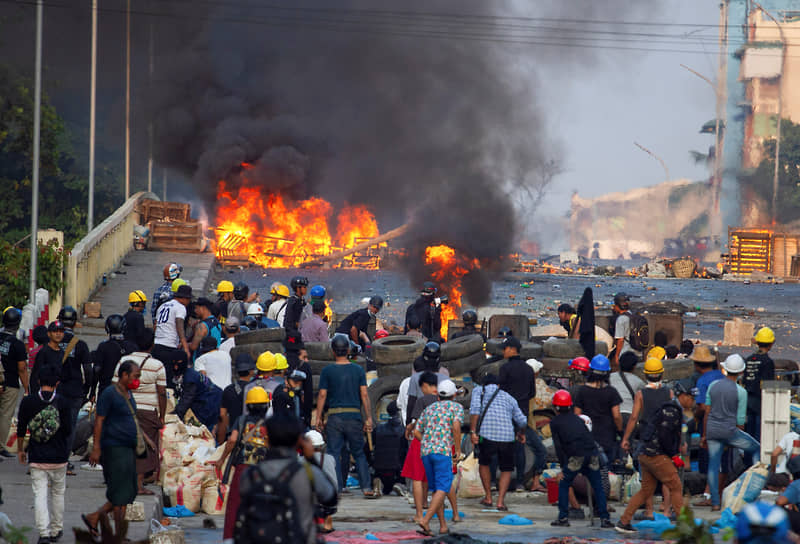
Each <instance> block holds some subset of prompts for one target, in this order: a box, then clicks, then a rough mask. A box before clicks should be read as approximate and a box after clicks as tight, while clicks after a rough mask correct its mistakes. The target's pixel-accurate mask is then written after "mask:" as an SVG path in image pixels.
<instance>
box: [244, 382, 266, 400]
mask: <svg viewBox="0 0 800 544" xmlns="http://www.w3.org/2000/svg"><path fill="white" fill-rule="evenodd" d="M244 403H245V404H268V403H269V393H267V391H266V390H265V389H264V388H263V387H258V386H256V387H253V388H251V389H250V391H248V392H247V397H246V398H245V399H244Z"/></svg>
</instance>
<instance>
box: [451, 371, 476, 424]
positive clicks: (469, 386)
mask: <svg viewBox="0 0 800 544" xmlns="http://www.w3.org/2000/svg"><path fill="white" fill-rule="evenodd" d="M455 383H456V387H463V388H464V389H466V390H467V392H466V394H465V395H461V396H460V397H456V398H455V399H454V400H455V401H456V402H457V403H459V404H460V405H461V406H463V407H464V410H465V411H466V412H467V423H469V405H470V403H471V402H472V390H473V389H475V384H474V383H472V382H464V381H460V380H457V381H456V382H455Z"/></svg>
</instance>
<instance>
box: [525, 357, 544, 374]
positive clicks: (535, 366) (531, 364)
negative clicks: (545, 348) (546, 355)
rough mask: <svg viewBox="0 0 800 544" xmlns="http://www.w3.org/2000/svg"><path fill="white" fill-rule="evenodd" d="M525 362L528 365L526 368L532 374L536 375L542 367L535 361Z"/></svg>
mask: <svg viewBox="0 0 800 544" xmlns="http://www.w3.org/2000/svg"><path fill="white" fill-rule="evenodd" d="M525 362H526V363H528V366H529V367H531V368H532V369H533V373H534V374H538V373H539V371H540V370H541V369H542V367H543V366H544V365H543V364H542V363H541V362H539V361H537V360H536V359H528V360H527V361H525Z"/></svg>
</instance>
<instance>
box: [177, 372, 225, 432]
mask: <svg viewBox="0 0 800 544" xmlns="http://www.w3.org/2000/svg"><path fill="white" fill-rule="evenodd" d="M172 371H173V376H174V381H175V396H176V397H177V398H178V404H177V406H175V414H176V415H177V416H178V418H179V419H181V420H183V418H184V416H186V412H188V411H189V410H190V409H191V410H192V413H193V414H194V415H195V417H196V418H197V419H198V421H199V422H200V423H202V424H203V425H205V426H206V428H207V429H208V430H209V431H212V432H213V430H214V426H215V425H216V424H217V421H219V406H220V404H221V402H222V389H220V388H219V387H217V386H216V385H214V382H212V381H211V380H210V379H209V378H208V376H204V375H203V374H200V373H199V372H198V371H197V370H195V369H194V368H189V367H188V361H187V360H186V359H183V360H178V361H173V365H172Z"/></svg>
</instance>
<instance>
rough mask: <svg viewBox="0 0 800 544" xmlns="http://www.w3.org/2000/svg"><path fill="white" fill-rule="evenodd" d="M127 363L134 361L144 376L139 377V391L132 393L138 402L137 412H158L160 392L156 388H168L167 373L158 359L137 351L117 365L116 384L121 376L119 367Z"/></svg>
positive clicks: (126, 356)
mask: <svg viewBox="0 0 800 544" xmlns="http://www.w3.org/2000/svg"><path fill="white" fill-rule="evenodd" d="M125 361H133V362H134V363H136V364H137V365H139V369H140V370H141V371H142V375H141V376H140V377H139V382H140V383H139V389H135V390H133V391H131V393H133V399H134V400H135V401H136V409H137V410H148V411H151V412H152V411H156V410H158V391H157V389H156V386H159V385H160V386H161V387H167V371H166V370H164V365H163V364H162V363H161V361H159V360H158V359H154V358H152V357H151V356H150V354H149V353H144V352H141V351H137V352H135V353H131V354H130V355H125V356H124V357H122V358H121V359H120V360H119V363H117V368H115V369H114V378H113V380H112V381H113V382H114V383H116V382H117V379H118V376H119V365H121V364H122V363H123V362H125Z"/></svg>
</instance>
